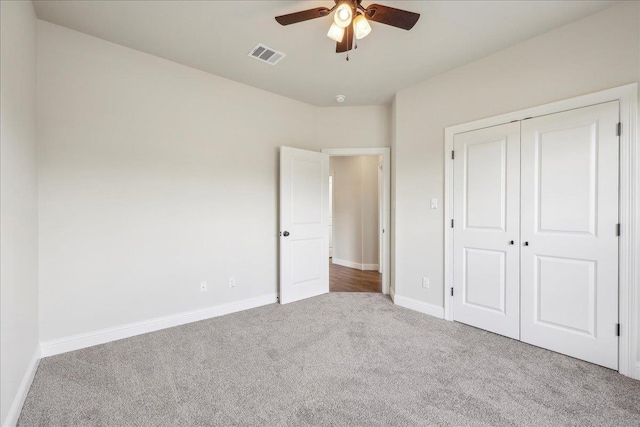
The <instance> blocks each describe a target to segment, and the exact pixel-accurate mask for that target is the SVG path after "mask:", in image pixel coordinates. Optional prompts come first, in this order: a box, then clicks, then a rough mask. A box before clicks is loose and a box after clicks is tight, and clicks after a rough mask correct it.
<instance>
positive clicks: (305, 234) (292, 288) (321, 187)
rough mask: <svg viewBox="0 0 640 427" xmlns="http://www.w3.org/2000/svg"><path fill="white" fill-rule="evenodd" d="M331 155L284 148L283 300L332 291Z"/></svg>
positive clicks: (281, 275) (281, 170)
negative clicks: (330, 232)
mask: <svg viewBox="0 0 640 427" xmlns="http://www.w3.org/2000/svg"><path fill="white" fill-rule="evenodd" d="M328 251H329V156H328V155H327V154H322V153H318V152H315V151H305V150H298V149H296V148H289V147H281V148H280V303H281V304H286V303H289V302H293V301H298V300H301V299H304V298H309V297H313V296H316V295H320V294H325V293H328V292H329V260H328V259H327V253H328Z"/></svg>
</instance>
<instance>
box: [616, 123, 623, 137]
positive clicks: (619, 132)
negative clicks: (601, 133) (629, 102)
mask: <svg viewBox="0 0 640 427" xmlns="http://www.w3.org/2000/svg"><path fill="white" fill-rule="evenodd" d="M620 135H622V122H618V126H617V127H616V136H620Z"/></svg>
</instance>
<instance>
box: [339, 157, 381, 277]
mask: <svg viewBox="0 0 640 427" xmlns="http://www.w3.org/2000/svg"><path fill="white" fill-rule="evenodd" d="M378 163H379V157H378V156H351V157H331V159H330V169H331V173H332V174H333V259H334V262H340V261H346V262H348V263H351V264H359V265H360V266H363V265H377V264H378V251H379V242H378V240H379V238H378V208H379V206H378ZM354 267H355V266H354Z"/></svg>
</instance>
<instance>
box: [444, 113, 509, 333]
mask: <svg viewBox="0 0 640 427" xmlns="http://www.w3.org/2000/svg"><path fill="white" fill-rule="evenodd" d="M454 149H455V160H454V171H455V172H454V206H455V208H454V212H455V214H454V221H455V224H454V225H455V227H454V229H453V232H454V233H453V234H454V261H453V264H454V266H453V268H454V278H453V279H454V288H455V293H454V312H453V313H454V314H453V316H454V320H456V321H458V322H462V323H467V324H469V325H472V326H476V327H478V328H482V329H486V330H488V331H491V332H495V333H498V334H502V335H506V336H508V337H511V338H515V339H518V338H519V335H520V325H519V322H520V314H519V301H520V300H519V298H520V295H519V265H518V264H519V241H518V235H519V207H520V198H519V197H520V195H519V191H520V123H507V124H504V125H500V126H494V127H491V128H486V129H480V130H476V131H472V132H467V133H462V134H458V135H456V136H455V139H454ZM512 242H513V243H512Z"/></svg>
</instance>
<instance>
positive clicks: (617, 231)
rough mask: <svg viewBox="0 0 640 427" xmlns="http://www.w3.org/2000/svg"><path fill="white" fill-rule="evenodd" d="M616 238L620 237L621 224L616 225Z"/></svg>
mask: <svg viewBox="0 0 640 427" xmlns="http://www.w3.org/2000/svg"><path fill="white" fill-rule="evenodd" d="M616 236H618V237H620V224H616Z"/></svg>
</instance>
